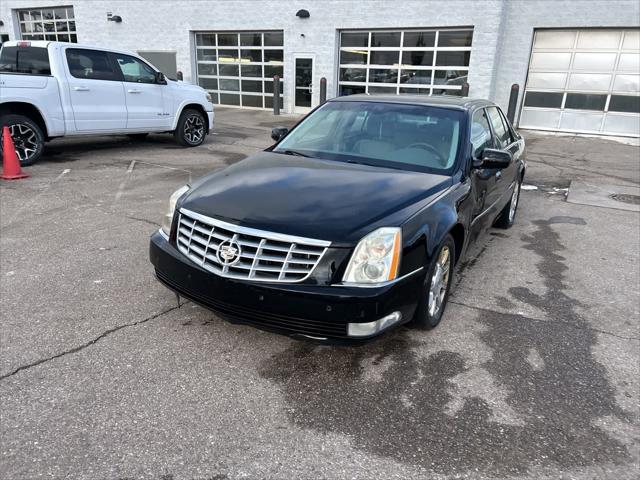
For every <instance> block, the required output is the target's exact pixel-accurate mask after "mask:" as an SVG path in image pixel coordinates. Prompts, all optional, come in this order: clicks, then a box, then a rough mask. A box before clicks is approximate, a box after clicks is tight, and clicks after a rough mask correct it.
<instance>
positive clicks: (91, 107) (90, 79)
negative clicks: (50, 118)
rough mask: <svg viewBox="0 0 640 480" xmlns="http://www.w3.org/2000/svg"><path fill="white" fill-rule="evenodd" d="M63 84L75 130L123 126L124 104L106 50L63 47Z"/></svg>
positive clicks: (121, 86) (108, 128) (83, 130)
mask: <svg viewBox="0 0 640 480" xmlns="http://www.w3.org/2000/svg"><path fill="white" fill-rule="evenodd" d="M65 53H66V54H65V56H66V59H67V70H68V72H67V81H68V82H67V84H68V88H69V98H70V99H71V108H72V109H73V118H74V122H75V127H76V130H78V131H79V132H100V131H109V130H124V129H125V128H126V126H127V107H126V101H125V93H124V86H123V84H122V81H121V77H120V73H119V72H117V71H116V67H115V65H114V64H113V62H112V61H111V59H110V58H109V54H108V53H107V52H103V51H100V50H91V49H84V48H67V49H66V52H65Z"/></svg>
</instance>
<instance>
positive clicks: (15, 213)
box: [7, 168, 71, 226]
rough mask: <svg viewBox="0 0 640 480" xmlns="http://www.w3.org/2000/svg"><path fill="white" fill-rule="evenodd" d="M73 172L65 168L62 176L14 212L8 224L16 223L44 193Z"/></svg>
mask: <svg viewBox="0 0 640 480" xmlns="http://www.w3.org/2000/svg"><path fill="white" fill-rule="evenodd" d="M70 171H71V169H70V168H65V169H64V170H63V171H62V172H61V173H60V175H58V176H57V177H56V178H54V179H53V180H51V181H50V182H49V183H48V184H47V185H46V186H45V187H44V188H43V189H42V190H40V191H39V192H38V193H37V194H36V195H34V196H33V197H31V198H30V199H29V200H28V201H27V202H25V203H24V204H22V206H21V207H20V208H18V209H17V210H16V211H15V212H13V217H11V220H9V223H7V226H8V225H11V224H12V223H13V222H15V220H16V218H18V216H19V215H20V214H21V213H22V212H23V211H24V210H25V209H26V208H28V207H30V206H31V204H33V202H35V201H36V200H37V199H38V198H40V197H41V196H42V194H43V193H45V192H46V191H47V190H49V189H50V188H51V186H52V185H53V184H54V183H56V182H57V181H58V180H60V179H61V178H62V177H64V176H65V175H66V174H67V173H69V172H70Z"/></svg>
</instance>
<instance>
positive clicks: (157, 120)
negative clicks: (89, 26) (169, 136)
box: [111, 53, 173, 131]
mask: <svg viewBox="0 0 640 480" xmlns="http://www.w3.org/2000/svg"><path fill="white" fill-rule="evenodd" d="M111 55H113V58H114V59H115V63H116V64H117V65H118V68H120V71H121V72H122V78H123V84H124V90H125V97H126V101H127V112H128V115H127V129H128V130H160V131H162V130H167V129H169V128H171V125H172V123H173V116H172V115H171V111H172V109H171V108H170V100H171V96H170V93H169V88H168V86H167V84H166V81H165V82H163V83H158V82H157V78H156V70H154V69H153V68H152V67H151V66H150V65H148V64H147V63H145V62H144V61H142V60H141V59H139V58H136V57H133V56H131V55H125V54H121V53H112V54H111Z"/></svg>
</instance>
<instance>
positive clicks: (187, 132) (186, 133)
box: [173, 108, 207, 147]
mask: <svg viewBox="0 0 640 480" xmlns="http://www.w3.org/2000/svg"><path fill="white" fill-rule="evenodd" d="M206 125H207V121H206V119H205V118H204V115H203V114H202V112H199V111H198V110H193V109H190V108H189V109H186V110H184V111H183V112H182V113H181V114H180V118H179V119H178V126H177V127H176V130H175V131H174V132H173V138H175V140H176V142H177V143H178V144H179V145H182V146H184V147H197V146H198V145H202V142H204V138H205V136H206V135H207V132H206Z"/></svg>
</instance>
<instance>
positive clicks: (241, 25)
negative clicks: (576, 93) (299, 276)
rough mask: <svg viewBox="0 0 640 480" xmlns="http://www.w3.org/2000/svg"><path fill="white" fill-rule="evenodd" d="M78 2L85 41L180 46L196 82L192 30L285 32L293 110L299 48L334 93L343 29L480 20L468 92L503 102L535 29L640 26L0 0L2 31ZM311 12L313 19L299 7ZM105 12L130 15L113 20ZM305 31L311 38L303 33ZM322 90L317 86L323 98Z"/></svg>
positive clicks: (597, 17) (617, 7) (94, 0)
mask: <svg viewBox="0 0 640 480" xmlns="http://www.w3.org/2000/svg"><path fill="white" fill-rule="evenodd" d="M56 5H73V7H74V11H75V15H76V21H77V31H78V39H79V41H80V42H81V43H85V44H94V45H102V46H110V47H112V48H122V49H127V50H134V51H136V50H175V51H176V52H177V63H178V68H179V69H180V70H182V71H183V72H184V74H185V80H188V81H191V80H192V73H191V72H192V70H193V62H194V59H193V55H192V41H193V39H192V38H191V33H190V32H192V31H194V30H229V31H233V30H283V31H284V37H285V52H284V54H285V70H284V78H285V111H291V109H292V88H293V85H292V83H291V82H289V81H288V79H291V78H293V54H294V53H308V54H309V53H310V54H313V55H314V56H315V72H314V76H315V78H314V84H315V85H319V80H320V78H321V77H323V76H324V77H326V78H327V92H328V96H333V95H335V93H336V79H337V48H338V45H337V42H338V35H337V30H340V29H347V28H348V29H355V28H411V27H450V26H473V27H474V36H473V47H472V48H473V49H472V52H471V64H470V71H469V84H470V86H471V89H470V90H471V91H470V93H471V95H472V96H476V97H485V98H490V99H493V100H496V101H497V102H498V103H500V104H501V105H503V107H505V108H506V105H507V102H508V98H509V97H508V96H509V88H510V86H511V84H512V83H519V84H521V86H523V85H524V81H525V78H526V72H527V67H528V62H529V52H530V49H531V39H532V36H533V29H534V28H540V27H568V28H570V27H586V26H603V27H605V26H618V25H624V26H638V25H639V24H640V21H639V18H640V4H639V2H637V1H636V0H522V1H514V0H509V1H507V0H476V1H474V0H448V1H447V0H395V1H393V0H392V1H389V0H314V1H309V0H307V1H298V0H260V1H257V0H254V1H250V0H217V1H187V0H174V1H169V0H155V1H151V0H149V1H126V0H75V1H74V0H57V1H56V0H2V1H0V19H2V20H3V21H4V24H5V25H4V26H3V27H0V33H9V35H10V37H11V38H12V39H15V38H16V33H17V25H16V24H15V12H14V10H15V9H19V8H32V7H38V6H56ZM301 8H305V9H307V10H309V12H310V13H311V17H310V18H308V19H299V18H297V17H296V16H295V13H296V12H297V11H298V10H299V9H301ZM107 11H110V12H112V13H113V14H114V15H120V16H121V17H122V18H123V21H122V23H119V24H116V23H114V22H108V21H107ZM301 34H304V37H302V36H301ZM318 94H319V89H318V88H316V89H315V92H314V96H315V98H314V102H317V101H318Z"/></svg>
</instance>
